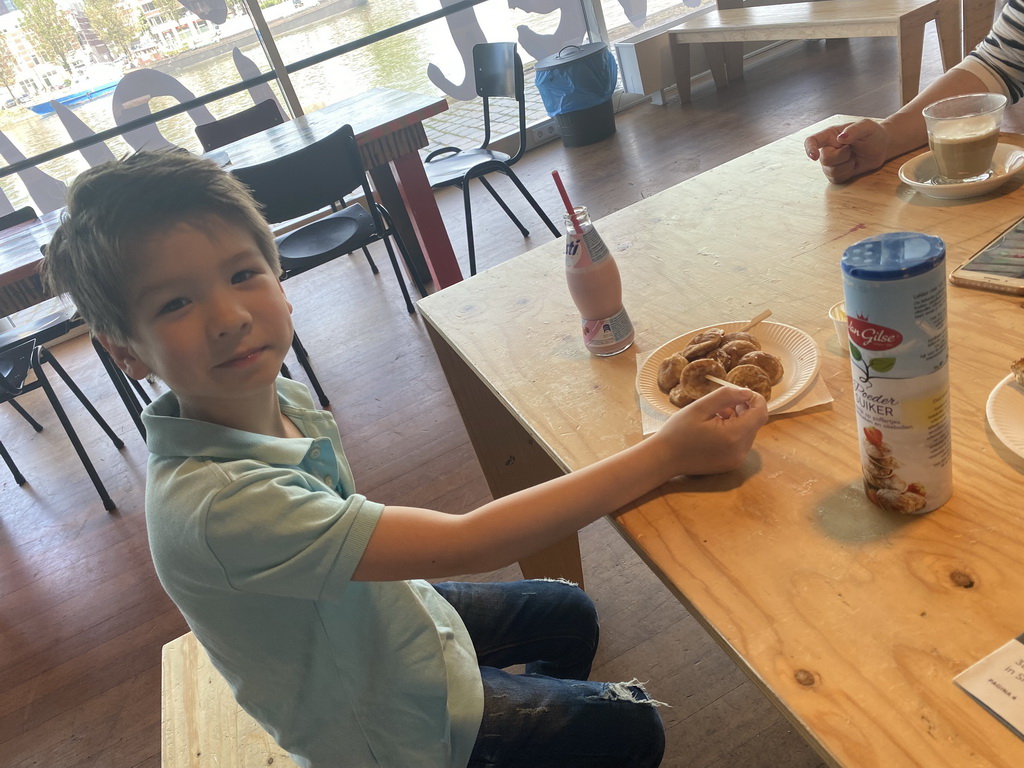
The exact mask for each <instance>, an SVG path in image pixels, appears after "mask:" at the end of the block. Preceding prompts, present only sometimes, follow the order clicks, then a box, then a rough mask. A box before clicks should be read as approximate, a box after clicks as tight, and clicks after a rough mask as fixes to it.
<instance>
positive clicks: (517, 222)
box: [480, 176, 530, 237]
mask: <svg viewBox="0 0 1024 768" xmlns="http://www.w3.org/2000/svg"><path fill="white" fill-rule="evenodd" d="M480 183H481V184H483V185H484V189H486V190H487V191H488V192H490V193H491V197H493V198H494V199H495V201H497V203H498V205H500V206H501V210H503V211H504V212H505V215H506V216H508V217H509V218H510V219H512V223H513V224H515V225H516V226H517V227H519V231H520V232H522V233H523V237H529V236H530V230H528V229H527V228H526V227H524V226H523V222H521V221H520V220H519V219H518V218H516V215H515V214H514V213H512V209H511V208H509V207H508V204H507V203H506V202H505V201H504V200H502V199H501V197H500V196H499V195H498V193H497V192H495V191H494V187H492V186H491V182H489V181H488V180H487V177H486V176H481V177H480Z"/></svg>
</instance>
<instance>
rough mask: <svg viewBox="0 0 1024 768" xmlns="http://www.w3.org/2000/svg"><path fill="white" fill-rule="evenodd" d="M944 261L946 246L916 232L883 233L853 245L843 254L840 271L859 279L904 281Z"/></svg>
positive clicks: (939, 239)
mask: <svg viewBox="0 0 1024 768" xmlns="http://www.w3.org/2000/svg"><path fill="white" fill-rule="evenodd" d="M945 258H946V244H945V243H944V242H942V240H941V238H938V237H935V236H934V235H922V234H921V233H919V232H886V233H884V234H881V235H875V236H874V237H869V238H866V239H864V240H861V241H860V242H858V243H854V244H853V245H851V246H850V247H849V248H847V249H846V250H845V251H844V252H843V259H842V265H843V272H844V273H846V274H847V275H849V276H850V277H855V278H859V279H861V280H905V279H906V278H908V277H915V276H916V275H921V274H924V273H925V272H927V271H929V270H930V269H932V268H934V267H936V266H938V265H939V264H941V263H942V262H943V260H944V259H945Z"/></svg>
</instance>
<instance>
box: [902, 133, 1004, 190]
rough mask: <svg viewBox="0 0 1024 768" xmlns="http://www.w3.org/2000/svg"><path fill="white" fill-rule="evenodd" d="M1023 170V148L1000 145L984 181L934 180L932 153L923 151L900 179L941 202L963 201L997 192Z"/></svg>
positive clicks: (905, 169) (903, 168) (936, 172)
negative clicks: (945, 182) (949, 181)
mask: <svg viewBox="0 0 1024 768" xmlns="http://www.w3.org/2000/svg"><path fill="white" fill-rule="evenodd" d="M1022 168H1024V149H1021V147H1018V146H1016V145H1014V144H997V145H996V151H995V154H994V155H993V156H992V175H991V176H989V177H988V178H987V179H982V180H981V181H964V182H960V183H958V184H941V183H939V182H937V181H935V176H936V175H937V174H938V169H937V167H936V165H935V158H934V157H933V156H932V153H931V152H924V153H922V154H920V155H918V156H917V157H915V158H913V159H911V160H907V162H905V163H904V164H903V165H902V166H901V167H900V180H901V181H903V183H904V184H906V185H907V186H909V187H911V188H912V189H914V191H916V192H920V193H921V194H922V195H927V196H928V197H935V198H938V199H940V200H960V199H963V198H965V197H976V196H978V195H984V194H988V193H989V192H991V191H993V190H994V189H998V188H999V187H1001V186H1002V185H1003V184H1005V183H1006V182H1008V181H1009V180H1010V179H1012V178H1013V177H1014V176H1015V175H1016V174H1017V172H1018V171H1020V170H1021V169H1022Z"/></svg>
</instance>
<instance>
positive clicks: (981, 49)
mask: <svg viewBox="0 0 1024 768" xmlns="http://www.w3.org/2000/svg"><path fill="white" fill-rule="evenodd" d="M979 64H981V65H983V66H982V67H979V66H978V65H979ZM958 68H961V69H966V70H968V71H970V72H973V73H974V74H975V75H977V76H978V77H980V78H981V79H982V81H983V82H985V84H986V85H988V86H989V87H990V88H992V86H996V87H995V88H992V90H995V91H1002V92H1004V93H1005V94H1006V95H1007V97H1009V99H1010V102H1011V103H1016V102H1018V101H1020V99H1021V97H1022V96H1024V0H1008V2H1007V3H1006V5H1004V6H1003V9H1002V11H1001V12H1000V13H999V16H998V17H997V18H996V20H995V23H994V24H993V25H992V30H991V31H990V32H989V33H988V35H987V36H986V37H985V39H984V40H982V41H981V42H980V43H978V47H977V48H975V49H974V50H973V51H972V52H971V53H970V54H969V55H968V57H967V58H966V59H965V60H964V62H963V63H962V64H960V65H958ZM986 70H987V71H986Z"/></svg>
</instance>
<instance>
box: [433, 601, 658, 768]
mask: <svg viewBox="0 0 1024 768" xmlns="http://www.w3.org/2000/svg"><path fill="white" fill-rule="evenodd" d="M434 586H435V588H436V589H437V591H438V592H439V593H440V594H441V596H442V597H444V598H445V599H446V600H447V601H448V602H449V603H451V604H452V606H454V608H455V609H456V610H457V611H458V613H459V615H460V616H461V617H462V620H463V621H464V622H465V624H466V627H467V629H468V630H469V634H470V636H471V637H472V638H473V644H474V646H475V648H476V653H477V659H478V660H479V662H480V673H481V676H482V678H483V685H484V714H483V721H482V722H481V724H480V732H479V734H478V735H477V740H476V745H475V746H474V748H473V754H472V756H471V757H470V760H469V766H468V768H604V767H605V766H607V768H655V767H656V766H658V765H659V764H660V763H661V758H662V754H663V753H664V751H665V731H664V726H663V725H662V722H661V717H660V716H659V714H658V710H657V708H656V702H654V701H652V700H651V699H650V698H649V697H648V696H647V692H646V691H645V690H644V689H643V687H642V686H641V685H640V684H639V683H637V682H636V681H635V680H634V681H630V682H628V683H595V682H586V680H587V677H588V676H589V674H590V667H591V664H592V663H593V660H594V654H595V652H596V651H597V641H598V635H599V631H598V622H597V611H596V610H595V608H594V604H593V602H591V600H590V598H589V597H587V595H586V593H585V592H583V590H581V589H579V588H578V587H576V586H574V585H572V584H568V583H566V582H560V581H516V582H508V583H496V584H471V583H465V582H446V583H442V584H435V585H434ZM518 664H524V665H525V666H526V672H525V674H509V673H508V672H504V671H503V668H505V667H510V666H513V665H518Z"/></svg>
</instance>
